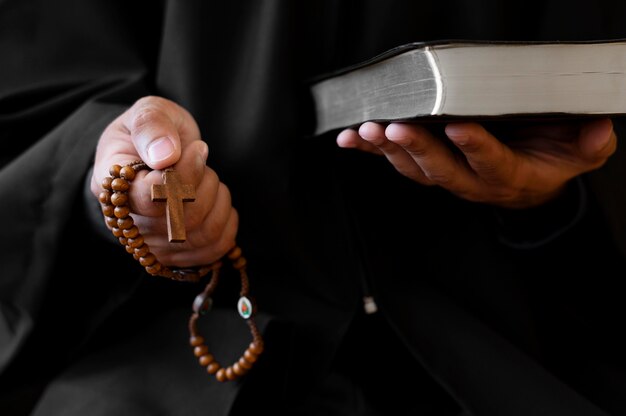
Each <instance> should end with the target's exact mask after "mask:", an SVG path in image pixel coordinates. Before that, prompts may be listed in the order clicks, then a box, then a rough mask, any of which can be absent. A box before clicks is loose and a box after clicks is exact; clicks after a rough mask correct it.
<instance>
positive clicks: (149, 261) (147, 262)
mask: <svg viewBox="0 0 626 416" xmlns="http://www.w3.org/2000/svg"><path fill="white" fill-rule="evenodd" d="M154 263H156V256H155V255H154V254H152V253H148V254H146V255H145V256H143V257H140V258H139V264H141V265H142V266H144V267H147V266H152V265H153V264H154Z"/></svg>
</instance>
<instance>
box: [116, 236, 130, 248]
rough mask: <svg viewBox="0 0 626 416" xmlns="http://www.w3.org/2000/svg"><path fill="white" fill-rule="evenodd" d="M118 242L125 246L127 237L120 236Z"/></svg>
mask: <svg viewBox="0 0 626 416" xmlns="http://www.w3.org/2000/svg"><path fill="white" fill-rule="evenodd" d="M118 240H119V242H120V244H121V245H123V246H125V245H126V243H127V242H128V239H127V238H126V237H120V238H118Z"/></svg>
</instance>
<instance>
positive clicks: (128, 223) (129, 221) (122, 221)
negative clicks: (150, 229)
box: [115, 217, 135, 230]
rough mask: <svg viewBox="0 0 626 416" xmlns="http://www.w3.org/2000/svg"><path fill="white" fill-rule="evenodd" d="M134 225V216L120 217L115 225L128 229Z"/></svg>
mask: <svg viewBox="0 0 626 416" xmlns="http://www.w3.org/2000/svg"><path fill="white" fill-rule="evenodd" d="M133 225H135V221H134V220H133V217H126V218H118V219H117V224H116V225H115V226H116V227H117V228H121V229H122V230H128V229H129V228H130V227H132V226H133Z"/></svg>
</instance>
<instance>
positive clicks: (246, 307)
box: [98, 161, 263, 381]
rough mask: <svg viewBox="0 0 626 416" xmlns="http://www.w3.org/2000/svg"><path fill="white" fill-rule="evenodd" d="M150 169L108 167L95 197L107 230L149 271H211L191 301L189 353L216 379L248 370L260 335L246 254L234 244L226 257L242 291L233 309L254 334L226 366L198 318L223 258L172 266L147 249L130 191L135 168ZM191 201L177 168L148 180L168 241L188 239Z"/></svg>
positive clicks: (176, 276) (196, 276) (182, 274)
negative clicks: (186, 212)
mask: <svg viewBox="0 0 626 416" xmlns="http://www.w3.org/2000/svg"><path fill="white" fill-rule="evenodd" d="M143 169H150V168H149V167H148V166H147V165H146V164H145V163H144V162H142V161H134V162H131V163H129V164H127V165H125V166H120V165H113V166H111V168H110V169H109V174H110V176H109V177H107V178H105V179H104V180H103V182H102V188H103V190H102V192H101V193H100V195H99V197H98V199H99V201H100V204H101V206H102V213H103V214H104V216H105V221H106V224H107V225H108V227H109V228H110V229H111V232H112V233H113V235H114V236H115V237H117V239H118V241H119V242H120V243H121V244H122V245H123V246H124V247H125V248H126V252H128V253H129V254H132V256H133V258H134V259H135V260H137V261H138V262H139V264H141V265H142V266H143V267H144V268H145V270H146V271H147V272H148V273H149V274H150V275H152V276H162V277H166V278H169V279H173V280H179V281H187V282H199V281H200V280H201V279H202V278H203V277H204V276H205V275H207V274H208V273H211V277H210V280H209V282H208V283H207V284H206V286H205V288H204V290H203V291H202V292H201V293H200V294H199V295H197V296H196V298H195V299H194V301H193V304H192V311H193V313H192V315H191V318H190V319H189V333H190V338H189V343H190V345H191V347H192V349H193V354H194V355H195V356H196V357H197V358H198V362H199V363H200V365H201V366H202V367H205V368H206V371H207V373H209V374H211V375H214V376H215V378H216V379H217V380H218V381H229V380H235V379H237V378H238V377H240V376H243V375H244V374H246V373H247V372H248V371H249V370H250V369H251V368H252V366H253V364H254V363H255V362H256V360H257V358H258V356H259V355H260V354H261V353H262V352H263V339H262V337H261V334H260V333H259V330H258V328H257V326H256V323H255V321H254V314H255V312H256V308H255V305H253V303H252V301H251V300H250V298H249V292H250V285H249V282H248V275H247V273H246V259H245V257H243V256H242V253H241V248H239V247H238V246H235V247H234V248H233V249H231V250H230V251H229V252H228V254H227V255H226V256H225V257H226V258H227V259H228V261H229V262H230V264H231V266H232V267H233V268H234V269H235V270H238V271H239V275H240V277H241V291H240V293H239V296H240V297H239V301H238V302H237V310H238V312H239V315H240V316H241V317H242V318H243V319H244V320H245V321H246V323H247V324H248V327H249V328H250V333H251V334H252V341H251V342H250V345H249V346H248V348H247V349H246V350H245V351H244V353H243V355H242V356H241V357H240V358H239V359H238V360H237V361H235V362H234V363H233V364H231V365H230V366H228V367H223V366H222V365H221V364H220V363H219V362H218V361H217V360H216V359H215V357H214V356H213V355H212V354H211V353H210V352H209V348H208V347H207V345H206V344H205V342H204V338H203V337H202V336H201V335H200V333H199V331H198V324H197V322H198V319H199V318H200V316H202V315H205V314H206V313H208V312H209V311H210V309H211V305H212V299H211V294H212V293H213V291H214V290H215V288H216V286H217V283H218V281H219V275H220V270H221V268H222V265H223V262H222V261H221V260H220V261H217V262H214V263H212V264H209V265H205V266H200V267H195V268H184V269H181V268H174V267H168V266H165V265H163V264H162V263H161V262H159V260H158V259H157V258H156V256H155V255H154V254H153V253H152V252H150V247H148V244H146V243H145V241H144V238H143V236H142V235H141V233H140V232H139V228H138V227H137V226H136V225H135V223H134V220H133V218H132V216H131V215H130V204H129V197H128V191H129V190H130V185H131V183H132V181H133V179H135V175H136V174H137V172H139V171H140V170H143ZM193 200H195V195H194V189H193V186H192V185H186V184H182V183H181V181H180V178H179V176H178V173H177V172H176V170H174V169H172V168H169V169H166V170H165V171H164V172H163V184H160V185H158V184H155V185H152V201H154V202H165V204H166V208H165V211H166V218H167V232H168V239H169V241H170V243H181V242H184V241H185V239H186V234H185V222H184V216H183V202H190V201H193Z"/></svg>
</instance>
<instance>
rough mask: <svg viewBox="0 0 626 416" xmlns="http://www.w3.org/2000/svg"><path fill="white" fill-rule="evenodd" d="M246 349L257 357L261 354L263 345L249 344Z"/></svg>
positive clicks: (257, 343) (258, 343)
mask: <svg viewBox="0 0 626 416" xmlns="http://www.w3.org/2000/svg"><path fill="white" fill-rule="evenodd" d="M248 349H249V350H250V351H251V352H253V353H254V354H256V355H259V354H261V353H262V352H263V344H262V343H260V342H251V343H250V345H249V346H248Z"/></svg>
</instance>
